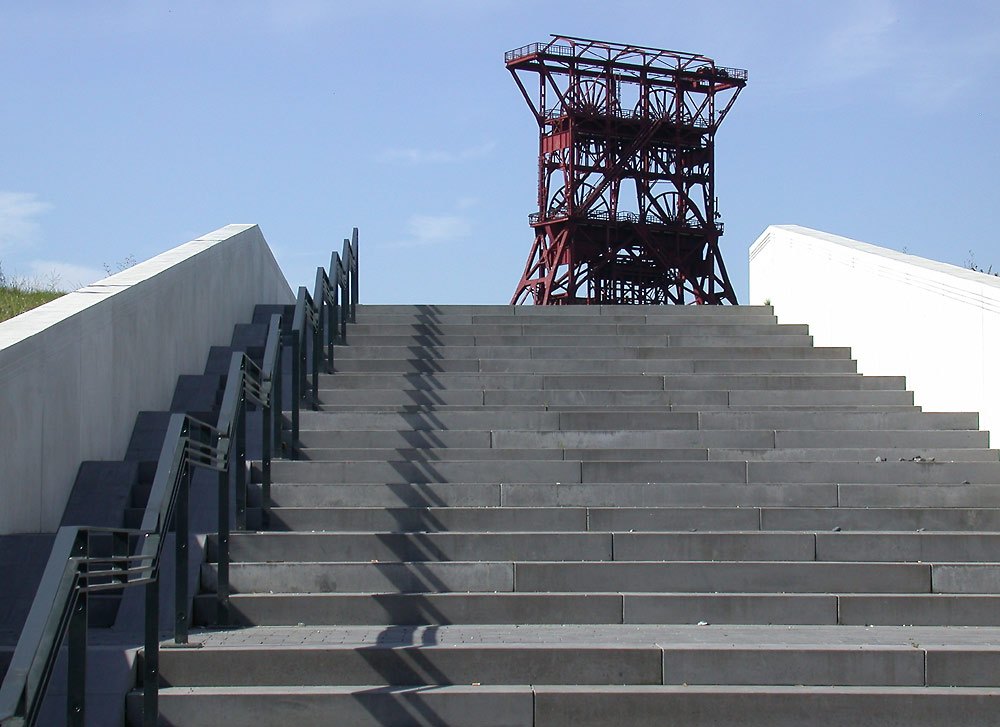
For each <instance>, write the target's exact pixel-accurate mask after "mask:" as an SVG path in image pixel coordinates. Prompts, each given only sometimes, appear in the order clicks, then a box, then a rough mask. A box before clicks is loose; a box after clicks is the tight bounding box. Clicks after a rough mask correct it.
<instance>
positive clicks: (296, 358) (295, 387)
mask: <svg viewBox="0 0 1000 727" xmlns="http://www.w3.org/2000/svg"><path fill="white" fill-rule="evenodd" d="M301 347H302V342H301V341H300V340H299V334H298V332H297V331H294V330H293V331H292V441H291V442H290V443H289V447H288V453H289V456H290V457H294V456H295V448H296V447H297V446H298V441H299V402H300V401H301V400H302V378H301V373H300V369H301V368H302V359H301V356H300V355H299V349H300V348H301Z"/></svg>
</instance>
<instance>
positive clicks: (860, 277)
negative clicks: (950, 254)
mask: <svg viewBox="0 0 1000 727" xmlns="http://www.w3.org/2000/svg"><path fill="white" fill-rule="evenodd" d="M765 300H770V301H771V303H772V304H773V305H774V309H775V313H776V314H777V315H778V316H779V318H780V320H781V322H782V323H808V324H809V329H810V332H811V333H812V334H813V336H814V338H815V341H816V345H818V346H850V347H851V348H852V350H853V351H854V357H855V358H856V359H857V360H858V369H859V370H860V371H861V372H863V373H865V374H877V375H899V374H903V375H905V376H906V382H907V387H908V388H910V389H911V390H913V392H914V395H915V397H916V403H917V404H919V405H921V406H923V407H924V409H925V410H928V411H978V412H980V424H981V426H982V428H983V429H989V430H991V431H992V432H994V433H996V432H1000V388H998V386H997V384H998V383H1000V278H997V277H994V276H992V275H985V274H983V273H977V272H975V271H972V270H966V269H965V268H960V267H956V266H954V265H948V264H946V263H939V262H935V261H933V260H927V259H925V258H921V257H917V256H916V255H906V254H903V253H900V252H896V251H894V250H887V249H886V248H882V247H877V246H875V245H869V244H867V243H864V242H858V241H857V240H851V239H848V238H846V237H838V236H836V235H829V234H827V233H825V232H818V231H816V230H810V229H808V228H805V227H798V226H795V225H773V226H771V227H768V228H767V229H766V230H765V231H764V233H763V234H762V235H761V236H760V237H759V238H758V239H757V241H756V242H754V244H753V245H752V246H751V247H750V302H751V303H763V302H764V301H765ZM995 441H996V440H995V439H994V442H995Z"/></svg>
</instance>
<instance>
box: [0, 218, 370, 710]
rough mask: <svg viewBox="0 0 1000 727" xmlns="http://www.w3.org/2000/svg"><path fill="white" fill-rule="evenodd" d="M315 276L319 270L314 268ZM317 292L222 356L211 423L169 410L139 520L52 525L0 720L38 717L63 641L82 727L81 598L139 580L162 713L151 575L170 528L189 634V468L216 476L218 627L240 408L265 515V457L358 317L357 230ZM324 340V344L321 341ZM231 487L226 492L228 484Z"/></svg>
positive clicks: (149, 703)
mask: <svg viewBox="0 0 1000 727" xmlns="http://www.w3.org/2000/svg"><path fill="white" fill-rule="evenodd" d="M321 273H322V275H321ZM321 280H322V281H323V287H322V290H321V291H320V292H319V294H318V295H313V296H310V295H309V293H308V292H307V291H306V289H305V288H300V289H299V293H298V298H297V300H296V305H295V310H294V313H293V316H292V323H291V326H290V331H289V332H288V333H285V334H283V333H282V316H281V315H278V314H275V315H272V316H271V318H270V321H269V323H268V329H267V338H266V342H265V345H264V354H263V358H262V361H261V364H260V365H259V366H258V365H257V363H255V362H254V361H253V360H252V359H251V358H250V357H249V356H248V355H247V354H245V353H242V352H234V353H233V355H232V358H231V359H230V365H229V371H228V376H227V379H226V387H225V390H224V393H223V398H222V405H221V408H220V411H219V417H218V421H217V423H216V425H215V426H213V425H211V424H208V423H206V422H203V421H200V420H198V419H196V418H195V417H192V416H189V415H187V414H174V415H172V416H171V417H170V421H169V424H168V427H167V434H166V437H165V438H164V441H163V446H162V448H161V450H160V457H159V460H158V462H157V467H156V474H155V476H154V479H153V485H152V488H151V490H150V493H149V498H148V500H147V503H146V508H145V512H144V514H143V519H142V525H141V527H140V528H138V529H128V528H98V527H85V526H67V527H62V528H60V529H59V530H58V532H57V533H56V537H55V541H54V543H53V546H52V551H51V553H50V555H49V559H48V562H47V564H46V566H45V570H44V572H43V574H42V579H41V582H40V584H39V587H38V590H37V592H36V594H35V598H34V601H33V602H32V605H31V609H30V611H29V612H28V617H27V620H26V622H25V624H24V628H23V629H22V631H21V635H20V638H19V639H18V642H17V646H16V647H15V650H14V654H13V657H12V658H11V662H10V665H9V667H8V670H7V674H6V676H5V677H4V680H3V683H2V685H0V726H2V727H33V726H34V725H36V724H38V720H39V717H40V716H41V711H42V705H43V703H44V701H45V695H46V690H47V688H48V686H49V683H50V681H51V679H52V676H53V673H54V671H55V667H56V662H57V660H58V658H59V653H60V650H61V648H62V646H63V644H65V645H66V646H67V651H68V659H67V695H66V724H67V725H72V726H73V727H83V725H84V724H85V717H86V673H87V661H86V654H87V618H88V611H89V609H88V597H89V595H90V594H92V593H99V592H108V591H121V590H122V589H126V588H131V587H134V586H145V613H144V648H143V654H142V669H141V671H140V674H139V678H140V686H141V687H142V692H143V699H142V705H143V706H142V724H143V725H144V727H153V726H154V725H156V724H157V722H158V718H159V710H158V689H159V646H160V626H159V624H160V581H161V576H162V574H161V571H160V568H161V564H162V555H163V552H164V548H165V547H166V544H167V541H168V539H169V538H168V531H169V530H170V529H172V530H173V540H174V543H173V547H174V567H173V569H172V570H173V573H172V574H171V575H172V576H173V586H174V614H173V616H174V617H173V641H174V643H176V644H186V643H187V642H188V629H189V621H190V614H189V610H190V608H189V606H190V602H191V598H190V593H189V591H188V568H189V552H188V551H189V538H190V532H189V530H190V529H189V522H190V505H191V503H190V490H191V479H192V475H193V473H194V472H195V471H196V470H197V469H206V470H211V471H214V472H216V473H218V566H217V568H218V579H217V580H218V584H217V588H216V614H215V621H216V623H217V624H218V625H220V626H222V625H229V624H231V622H232V619H231V614H230V610H229V594H230V587H229V536H230V532H231V530H232V529H234V528H233V527H232V524H231V523H230V498H231V494H233V495H234V500H235V508H234V511H235V530H246V529H247V520H248V518H247V510H248V505H247V503H248V499H247V492H248V482H247V466H246V464H247V413H248V410H249V408H250V407H251V406H252V407H255V408H256V409H258V410H259V411H260V412H261V420H262V426H261V441H260V447H261V460H260V472H261V477H260V479H261V482H260V500H261V506H260V511H261V513H260V519H261V527H262V528H267V527H268V525H269V523H270V488H271V458H272V455H273V454H275V453H277V454H281V453H285V454H287V455H289V456H295V453H296V452H297V442H298V436H299V410H300V408H301V404H302V401H303V400H304V398H305V383H306V377H307V376H308V375H309V374H311V375H312V387H311V394H310V405H311V407H312V408H314V409H315V408H317V407H318V403H319V394H318V381H319V380H318V376H319V367H320V363H321V359H322V358H323V357H324V356H325V357H326V359H327V362H328V363H327V367H328V370H332V364H333V345H334V344H335V343H339V344H343V343H344V342H346V339H347V334H346V324H347V322H349V321H350V322H353V321H355V320H356V309H357V304H358V230H357V228H355V229H354V231H353V234H352V237H351V239H350V240H344V248H343V252H342V253H341V254H340V255H338V254H337V253H336V252H334V253H333V255H332V256H331V260H330V270H329V271H325V270H323V268H319V269H318V270H317V284H319V282H320V281H321ZM324 337H325V345H324ZM286 348H289V349H290V354H291V356H290V359H291V367H292V372H291V380H292V381H291V383H292V387H291V390H292V396H291V401H290V402H289V407H290V419H291V429H290V430H289V429H286V428H285V426H284V414H283V412H284V407H283V406H282V403H283V400H282V382H283V363H282V361H283V359H284V352H285V349H286ZM233 489H235V492H233Z"/></svg>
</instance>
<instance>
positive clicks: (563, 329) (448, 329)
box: [348, 317, 809, 343]
mask: <svg viewBox="0 0 1000 727" xmlns="http://www.w3.org/2000/svg"><path fill="white" fill-rule="evenodd" d="M600 321H601V319H600V318H599V317H598V318H594V319H590V320H589V321H588V323H587V332H588V334H593V335H596V336H618V335H623V336H649V335H654V336H655V335H671V334H684V333H697V334H698V335H700V336H732V335H740V336H741V335H747V334H749V335H758V334H759V335H765V336H766V335H795V336H802V335H808V334H809V326H807V325H805V324H801V323H793V324H788V323H785V324H777V323H775V322H773V321H769V322H768V323H762V324H761V323H739V322H735V323H734V322H728V323H704V322H702V321H699V320H696V319H693V318H684V317H680V318H678V317H671V318H669V319H666V322H663V323H601V322H600ZM348 332H349V336H350V338H349V340H350V341H351V342H352V343H353V342H355V341H358V340H361V339H364V338H366V337H367V336H431V337H440V338H444V337H448V336H477V335H500V336H520V335H528V336H531V335H547V336H571V335H578V334H579V333H580V324H579V323H566V322H562V323H533V322H531V321H530V320H522V319H519V318H513V319H511V321H510V322H509V323H495V324H491V325H488V326H487V325H482V324H471V323H470V324H461V323H458V324H455V323H419V322H414V323H401V324H378V323H355V324H351V325H350V326H349V328H348Z"/></svg>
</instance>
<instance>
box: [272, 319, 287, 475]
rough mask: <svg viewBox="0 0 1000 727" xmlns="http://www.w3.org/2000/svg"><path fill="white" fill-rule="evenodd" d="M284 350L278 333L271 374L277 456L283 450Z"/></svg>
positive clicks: (275, 450) (280, 454)
mask: <svg viewBox="0 0 1000 727" xmlns="http://www.w3.org/2000/svg"><path fill="white" fill-rule="evenodd" d="M284 358H285V350H284V346H283V345H282V338H281V334H280V333H279V334H278V354H277V355H276V356H275V357H274V373H273V374H272V375H271V398H272V405H271V413H272V414H273V416H274V431H273V432H272V434H273V435H274V452H275V454H278V455H279V456H283V453H284V450H283V449H282V442H283V441H284V428H285V419H284V407H283V406H282V403H283V399H284V398H285V396H284V394H283V393H282V391H283V389H284V388H285V376H284V373H283V372H284V362H283V359H284Z"/></svg>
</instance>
